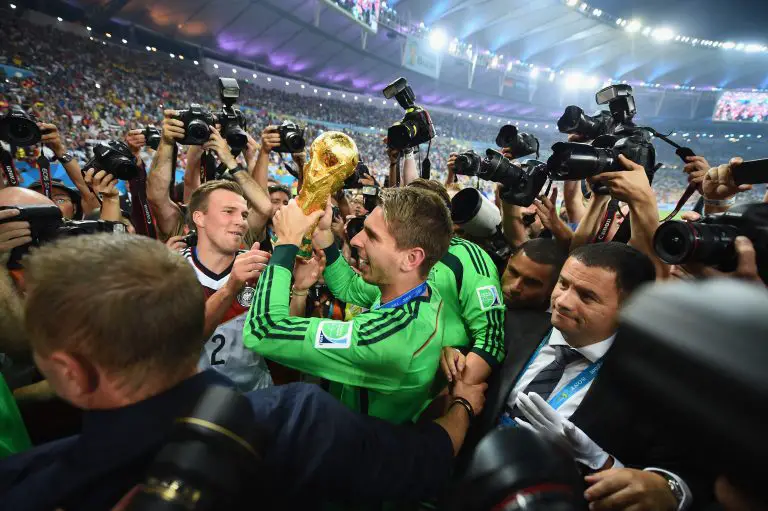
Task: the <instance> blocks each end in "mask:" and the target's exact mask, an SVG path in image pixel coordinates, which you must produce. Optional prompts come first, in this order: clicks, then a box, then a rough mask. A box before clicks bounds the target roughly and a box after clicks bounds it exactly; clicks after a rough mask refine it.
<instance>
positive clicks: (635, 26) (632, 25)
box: [624, 20, 643, 33]
mask: <svg viewBox="0 0 768 511" xmlns="http://www.w3.org/2000/svg"><path fill="white" fill-rule="evenodd" d="M624 28H625V29H626V31H627V32H630V33H634V32H637V31H638V30H640V29H641V28H643V24H642V22H640V21H639V20H632V21H630V22H629V23H628V24H627V25H626V26H625V27H624Z"/></svg>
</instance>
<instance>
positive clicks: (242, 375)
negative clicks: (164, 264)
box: [181, 248, 272, 392]
mask: <svg viewBox="0 0 768 511" xmlns="http://www.w3.org/2000/svg"><path fill="white" fill-rule="evenodd" d="M181 253H182V255H183V256H184V257H185V258H186V259H187V261H189V263H190V264H191V265H192V268H194V269H195V273H196V274H197V280H199V281H200V284H202V286H203V290H204V291H205V299H206V300H207V299H208V298H210V297H211V295H213V294H214V293H215V292H216V291H218V290H219V289H221V288H222V287H223V286H224V284H226V283H227V280H229V274H230V272H231V271H232V266H230V267H229V268H227V269H226V270H225V271H224V272H222V273H221V274H220V275H216V274H214V273H213V272H211V271H210V270H209V269H208V268H206V267H205V266H203V265H202V263H200V261H199V260H198V259H197V255H196V250H195V249H194V248H187V249H184V250H183V251H182V252H181ZM254 292H255V290H254V288H252V287H248V286H246V287H244V288H243V289H242V291H240V293H238V295H237V297H236V298H235V299H234V300H233V301H232V305H231V306H230V308H229V310H228V311H227V313H226V314H225V315H224V317H223V318H222V320H221V323H219V326H218V327H216V330H214V332H213V335H211V337H210V338H209V339H208V341H207V342H206V343H205V346H204V347H203V352H202V355H201V356H200V362H199V363H198V367H199V368H200V369H201V370H202V369H208V368H213V369H215V370H216V371H218V372H220V373H221V374H223V375H225V376H226V377H227V378H229V379H230V380H232V381H233V382H234V383H235V385H237V388H238V390H240V391H242V392H247V391H249V390H254V389H261V388H265V387H269V386H271V385H272V376H271V375H270V374H269V369H268V368H267V363H266V362H265V361H264V358H263V357H261V356H260V355H257V354H256V353H254V352H253V351H251V350H249V349H248V348H246V347H245V346H244V345H243V327H244V326H245V316H246V314H247V313H248V309H249V308H250V307H251V300H252V299H253V294H254Z"/></svg>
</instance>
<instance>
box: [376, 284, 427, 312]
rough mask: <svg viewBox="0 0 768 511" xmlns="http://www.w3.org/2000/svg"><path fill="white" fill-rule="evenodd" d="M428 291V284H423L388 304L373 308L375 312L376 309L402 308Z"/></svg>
mask: <svg viewBox="0 0 768 511" xmlns="http://www.w3.org/2000/svg"><path fill="white" fill-rule="evenodd" d="M426 290H427V283H426V282H422V283H421V284H419V285H418V286H416V287H414V288H413V289H411V290H410V291H406V292H405V293H403V294H401V295H400V296H398V297H397V298H395V299H393V300H390V301H388V302H387V303H383V304H381V305H377V306H374V307H373V310H376V309H394V308H395V307H400V306H401V305H405V304H406V303H408V302H410V301H411V300H413V299H414V298H416V297H417V296H421V295H423V294H424V292H425V291H426Z"/></svg>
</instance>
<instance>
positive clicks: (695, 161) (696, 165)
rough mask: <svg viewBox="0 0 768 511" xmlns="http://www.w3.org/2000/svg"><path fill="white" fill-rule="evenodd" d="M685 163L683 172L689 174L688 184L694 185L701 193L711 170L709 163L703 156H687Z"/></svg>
mask: <svg viewBox="0 0 768 511" xmlns="http://www.w3.org/2000/svg"><path fill="white" fill-rule="evenodd" d="M685 161H686V162H687V163H686V164H685V166H684V167H683V170H684V171H685V173H686V174H688V182H689V183H694V184H695V185H696V188H698V190H699V192H701V184H702V183H703V182H704V178H705V177H706V175H707V172H708V171H709V169H710V165H709V162H708V161H707V160H706V159H705V158H704V157H703V156H686V158H685Z"/></svg>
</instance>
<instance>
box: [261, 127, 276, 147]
mask: <svg viewBox="0 0 768 511" xmlns="http://www.w3.org/2000/svg"><path fill="white" fill-rule="evenodd" d="M276 147H280V132H279V131H278V128H277V126H272V125H270V126H267V127H266V128H264V130H262V132H261V152H262V153H263V154H269V153H270V152H271V151H272V150H273V149H275V148H276Z"/></svg>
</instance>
